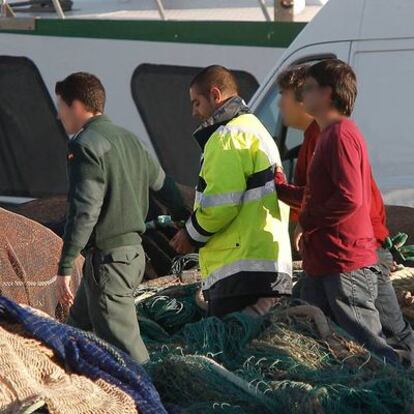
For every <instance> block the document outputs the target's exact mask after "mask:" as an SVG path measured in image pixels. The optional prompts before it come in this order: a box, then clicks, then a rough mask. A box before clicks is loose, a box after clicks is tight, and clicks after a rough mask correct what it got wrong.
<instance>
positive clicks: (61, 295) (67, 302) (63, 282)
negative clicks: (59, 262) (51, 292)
mask: <svg viewBox="0 0 414 414" xmlns="http://www.w3.org/2000/svg"><path fill="white" fill-rule="evenodd" d="M70 279H71V276H60V275H58V276H57V280H56V295H57V300H58V302H59V303H60V304H61V305H62V306H72V305H73V300H74V297H73V293H72V291H71V290H70Z"/></svg>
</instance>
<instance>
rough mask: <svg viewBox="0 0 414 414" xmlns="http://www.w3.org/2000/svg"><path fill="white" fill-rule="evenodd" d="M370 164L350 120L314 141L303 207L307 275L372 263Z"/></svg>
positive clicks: (373, 258)
mask: <svg viewBox="0 0 414 414" xmlns="http://www.w3.org/2000/svg"><path fill="white" fill-rule="evenodd" d="M371 182H372V174H371V165H370V163H369V160H368V151H367V147H366V143H365V140H364V138H363V136H362V134H361V132H360V131H359V130H358V128H357V127H356V125H355V124H354V123H353V121H351V120H350V119H343V120H341V121H338V122H336V123H334V124H332V125H330V126H329V127H327V128H326V129H325V130H324V131H322V133H321V134H320V137H319V139H318V143H317V145H316V148H315V152H314V156H313V158H312V163H311V165H310V167H309V169H308V180H307V186H306V188H305V195H304V199H303V203H302V210H301V214H300V217H299V222H300V224H301V226H302V228H303V237H302V240H303V251H302V256H303V268H304V270H305V271H306V272H307V273H308V274H309V275H310V276H325V275H329V274H333V273H339V272H349V271H353V270H357V269H360V268H362V267H365V266H371V265H374V264H375V263H376V262H377V255H376V247H377V246H376V240H375V238H374V232H373V228H372V224H371V217H370V211H371V196H372V184H371Z"/></svg>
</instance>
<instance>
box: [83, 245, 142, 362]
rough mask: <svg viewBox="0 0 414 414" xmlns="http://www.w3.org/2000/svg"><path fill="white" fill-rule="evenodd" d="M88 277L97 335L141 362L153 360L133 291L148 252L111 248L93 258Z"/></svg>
mask: <svg viewBox="0 0 414 414" xmlns="http://www.w3.org/2000/svg"><path fill="white" fill-rule="evenodd" d="M91 260H92V268H93V272H92V274H91V275H90V277H88V279H87V280H86V286H87V289H86V293H87V300H88V307H89V316H90V319H91V323H92V326H93V330H94V332H95V334H96V335H97V336H98V337H100V338H102V339H104V340H106V341H107V342H109V343H110V344H112V345H114V346H116V347H118V348H119V349H121V350H122V351H124V352H126V353H128V354H129V355H130V356H131V357H132V358H133V359H135V360H136V361H138V362H140V363H145V362H147V361H148V360H149V355H148V351H147V348H146V346H145V344H144V342H143V340H142V338H141V335H140V330H139V325H138V319H137V314H136V309H135V303H134V297H133V291H134V289H135V288H136V287H138V285H139V283H140V281H141V280H142V277H143V274H144V270H145V254H144V251H143V249H142V247H141V246H125V247H119V248H116V249H111V250H108V251H105V252H101V253H99V254H95V255H93V257H92V259H91Z"/></svg>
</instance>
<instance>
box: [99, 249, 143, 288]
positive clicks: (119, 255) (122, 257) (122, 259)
mask: <svg viewBox="0 0 414 414" xmlns="http://www.w3.org/2000/svg"><path fill="white" fill-rule="evenodd" d="M144 270H145V256H144V252H143V249H142V247H141V246H125V247H117V248H114V249H111V250H108V251H105V252H102V253H101V262H100V265H99V270H98V272H97V273H98V274H99V277H100V280H99V281H97V282H98V285H99V286H100V287H101V289H102V290H103V291H104V292H106V293H108V294H114V295H119V296H132V294H133V291H134V290H135V289H136V288H137V287H138V285H139V283H140V282H141V280H142V277H143V274H144Z"/></svg>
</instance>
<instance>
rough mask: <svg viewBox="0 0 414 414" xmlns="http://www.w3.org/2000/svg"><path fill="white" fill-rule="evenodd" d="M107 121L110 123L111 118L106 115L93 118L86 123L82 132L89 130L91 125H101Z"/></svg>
mask: <svg viewBox="0 0 414 414" xmlns="http://www.w3.org/2000/svg"><path fill="white" fill-rule="evenodd" d="M107 121H109V118H108V117H107V116H106V115H105V114H102V115H96V116H93V117H92V118H89V119H88V120H87V121H86V122H85V125H84V126H83V128H82V130H85V129H87V128H88V127H90V126H91V125H94V124H100V123H101V122H107Z"/></svg>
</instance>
